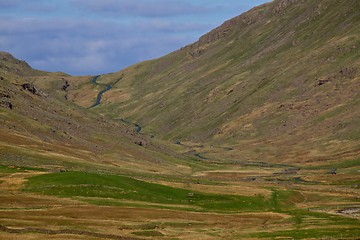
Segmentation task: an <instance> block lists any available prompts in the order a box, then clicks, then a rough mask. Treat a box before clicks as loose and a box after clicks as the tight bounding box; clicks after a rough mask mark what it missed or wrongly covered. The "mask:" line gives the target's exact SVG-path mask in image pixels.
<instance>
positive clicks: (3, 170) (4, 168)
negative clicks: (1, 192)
mask: <svg viewBox="0 0 360 240" xmlns="http://www.w3.org/2000/svg"><path fill="white" fill-rule="evenodd" d="M18 171H19V170H18V169H16V168H10V167H7V166H4V165H0V173H16V172H18Z"/></svg>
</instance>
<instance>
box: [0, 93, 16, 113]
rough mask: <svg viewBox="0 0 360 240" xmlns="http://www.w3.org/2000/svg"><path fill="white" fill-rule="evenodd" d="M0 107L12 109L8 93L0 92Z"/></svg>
mask: <svg viewBox="0 0 360 240" xmlns="http://www.w3.org/2000/svg"><path fill="white" fill-rule="evenodd" d="M0 107H1V108H5V109H13V105H12V103H11V100H10V95H9V94H7V93H2V92H0Z"/></svg>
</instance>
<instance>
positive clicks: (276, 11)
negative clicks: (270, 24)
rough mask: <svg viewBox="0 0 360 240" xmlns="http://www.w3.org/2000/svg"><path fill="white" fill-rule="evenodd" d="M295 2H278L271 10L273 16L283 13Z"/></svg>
mask: <svg viewBox="0 0 360 240" xmlns="http://www.w3.org/2000/svg"><path fill="white" fill-rule="evenodd" d="M296 1H297V0H280V1H278V3H277V5H276V6H275V7H274V9H273V14H275V15H276V14H280V13H281V12H283V11H284V10H285V9H286V8H287V7H288V6H290V5H291V4H293V3H295V2H296Z"/></svg>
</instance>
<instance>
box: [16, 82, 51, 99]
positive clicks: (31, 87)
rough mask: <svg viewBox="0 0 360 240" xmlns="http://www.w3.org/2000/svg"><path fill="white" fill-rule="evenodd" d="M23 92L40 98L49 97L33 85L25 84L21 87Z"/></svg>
mask: <svg viewBox="0 0 360 240" xmlns="http://www.w3.org/2000/svg"><path fill="white" fill-rule="evenodd" d="M21 87H22V89H23V90H27V91H29V92H30V93H32V94H34V95H37V96H40V97H48V95H47V94H46V93H44V92H43V91H41V90H40V89H38V88H37V87H36V86H35V85H34V84H32V83H24V84H22V85H21Z"/></svg>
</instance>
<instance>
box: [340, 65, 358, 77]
mask: <svg viewBox="0 0 360 240" xmlns="http://www.w3.org/2000/svg"><path fill="white" fill-rule="evenodd" d="M356 72H357V71H356V68H353V67H347V68H343V69H341V70H340V71H339V73H340V76H341V77H343V78H349V79H352V78H354V77H355V76H356Z"/></svg>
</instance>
